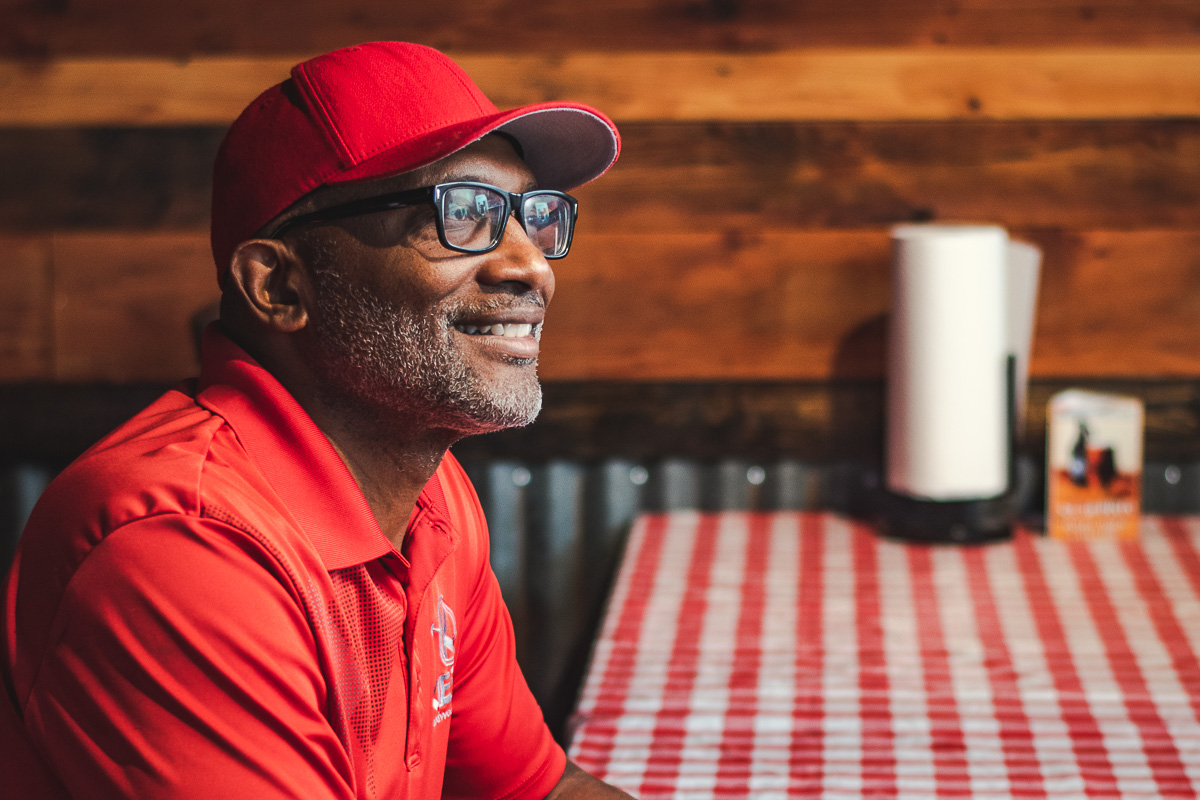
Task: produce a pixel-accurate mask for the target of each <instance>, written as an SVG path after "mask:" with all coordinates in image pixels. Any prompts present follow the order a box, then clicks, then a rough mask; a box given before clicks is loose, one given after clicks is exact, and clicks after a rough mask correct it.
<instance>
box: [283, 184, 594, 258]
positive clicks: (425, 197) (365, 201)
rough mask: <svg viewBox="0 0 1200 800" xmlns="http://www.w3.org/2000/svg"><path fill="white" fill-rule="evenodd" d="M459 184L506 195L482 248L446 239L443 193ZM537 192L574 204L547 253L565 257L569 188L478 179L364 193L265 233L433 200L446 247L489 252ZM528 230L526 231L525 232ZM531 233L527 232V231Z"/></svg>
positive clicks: (576, 213) (576, 209) (575, 211)
mask: <svg viewBox="0 0 1200 800" xmlns="http://www.w3.org/2000/svg"><path fill="white" fill-rule="evenodd" d="M460 188H478V189H488V190H490V191H493V192H496V193H498V194H500V195H501V196H502V197H504V199H505V202H507V203H508V209H507V213H505V214H504V216H503V217H502V218H501V221H500V230H499V232H497V234H496V241H495V242H494V243H493V244H491V245H489V246H488V247H486V248H483V249H482V250H471V249H469V248H466V247H460V246H458V245H453V244H450V242H449V241H447V240H446V221H445V216H444V211H443V210H442V204H441V201H442V197H443V196H444V195H445V193H446V192H447V191H449V190H451V189H460ZM534 195H552V196H554V197H561V198H563V199H565V200H566V201H567V203H568V205H569V206H570V208H571V230H570V231H569V232H568V235H567V243H566V246H565V247H564V248H563V252H562V253H561V254H559V255H546V254H545V253H543V254H542V255H543V256H545V258H546V259H547V260H551V261H553V260H556V259H560V258H563V257H564V256H566V255H567V253H569V252H571V242H572V240H574V238H575V222H576V221H577V219H578V217H579V201H578V200H576V199H575V198H574V197H572V196H571V195H569V194H567V193H566V192H559V191H555V190H553V189H531V190H530V191H528V192H509V191H505V190H504V189H501V188H500V187H499V186H493V185H492V184H490V183H480V182H478V181H449V182H447V183H438V184H434V185H433V186H422V187H420V188H417V189H402V190H400V191H398V192H387V193H386V194H381V195H376V196H374V197H362V198H359V199H357V200H350V201H347V202H345V203H337V204H336V205H332V206H329V207H328V208H322V209H318V210H316V211H310V212H309V213H307V214H300V215H298V216H295V217H292V218H291V219H286V220H284V221H283V222H281V223H280V224H279V225H278V226H277V227H276V228H275V230H273V231H272V232H271V233H270V234H269V235H267V236H264V237H263V238H265V239H279V238H280V237H282V236H283V235H284V234H285V233H287V232H288V231H290V230H292V229H293V228H297V227H299V226H301V225H307V224H309V223H311V222H332V221H334V220H339V219H346V218H348V217H357V216H362V215H364V214H375V213H378V212H380V211H392V210H395V209H398V208H409V207H411V206H416V205H420V204H422V203H433V205H434V207H435V208H436V209H437V214H436V215H435V217H434V220H435V222H436V224H437V232H438V240H439V241H441V243H442V246H443V247H445V248H446V249H447V250H452V251H454V252H456V253H469V254H471V255H480V254H482V253H490V252H492V251H493V250H495V249H496V248H497V247H499V246H500V243H501V242H502V241H503V240H504V231H505V230H507V227H508V220H509V218H511V217H512V215H513V213H514V211H517V210H522V211H523V209H524V207H525V198H526V197H530V196H534ZM521 230H522V231H525V223H524V221H523V220H522V221H521ZM526 233H527V232H526ZM527 235H528V234H527Z"/></svg>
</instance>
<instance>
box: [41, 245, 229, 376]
mask: <svg viewBox="0 0 1200 800" xmlns="http://www.w3.org/2000/svg"><path fill="white" fill-rule="evenodd" d="M53 245H54V249H53V259H54V272H55V287H54V350H55V357H54V364H55V374H54V377H55V379H56V380H59V381H64V382H82V381H115V382H136V381H176V380H179V379H181V378H185V377H188V376H189V375H192V374H194V373H195V371H196V368H197V363H198V362H197V359H196V349H195V337H194V335H193V330H192V319H193V317H194V315H195V314H197V313H198V312H200V311H202V310H203V309H204V308H205V307H206V306H208V305H210V304H211V303H213V302H214V301H215V300H216V299H217V297H218V291H217V282H216V277H215V268H214V267H213V266H212V255H211V254H210V251H209V245H208V237H207V236H203V235H197V234H194V233H186V234H171V233H136V234H130V233H111V234H110V233H71V234H58V235H55V236H54V240H53Z"/></svg>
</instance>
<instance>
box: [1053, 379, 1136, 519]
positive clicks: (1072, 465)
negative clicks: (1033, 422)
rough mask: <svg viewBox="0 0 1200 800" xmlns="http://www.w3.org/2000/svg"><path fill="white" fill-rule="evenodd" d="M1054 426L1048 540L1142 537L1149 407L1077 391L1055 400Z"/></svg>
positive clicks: (1124, 399) (1105, 395)
mask: <svg viewBox="0 0 1200 800" xmlns="http://www.w3.org/2000/svg"><path fill="white" fill-rule="evenodd" d="M1046 421H1047V422H1046V424H1047V432H1046V433H1047V437H1046V441H1047V444H1046V532H1047V533H1048V534H1049V535H1050V536H1051V537H1053V538H1058V539H1093V538H1098V537H1115V538H1125V539H1128V538H1134V537H1136V536H1137V535H1138V523H1139V520H1140V517H1141V510H1142V443H1143V428H1144V424H1145V411H1144V409H1143V407H1142V403H1141V401H1140V400H1138V399H1137V398H1134V397H1121V396H1119V395H1111V394H1101V393H1098V392H1087V391H1082V390H1078V389H1070V390H1067V391H1065V392H1059V393H1058V394H1056V395H1054V396H1053V397H1052V398H1050V408H1049V413H1048V414H1047V415H1046Z"/></svg>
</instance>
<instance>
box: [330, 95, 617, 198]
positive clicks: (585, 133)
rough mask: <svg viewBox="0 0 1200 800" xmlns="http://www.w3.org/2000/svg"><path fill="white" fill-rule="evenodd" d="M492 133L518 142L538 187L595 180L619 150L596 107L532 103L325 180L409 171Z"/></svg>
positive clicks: (414, 142)
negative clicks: (501, 134) (510, 137)
mask: <svg viewBox="0 0 1200 800" xmlns="http://www.w3.org/2000/svg"><path fill="white" fill-rule="evenodd" d="M497 131H499V132H503V133H506V134H508V135H509V136H512V137H513V138H514V139H516V140H517V141H518V142H519V143H520V145H521V148H522V150H523V151H524V153H523V156H524V159H525V163H526V164H528V165H529V169H530V170H532V172H533V175H534V177H535V178H536V179H537V182H538V186H540V187H542V188H543V189H558V190H567V189H574V188H575V187H577V186H582V185H583V184H585V183H587V182H589V181H592V180H595V179H596V178H598V177H600V176H601V175H603V174H604V173H605V172H607V171H608V169H609V167H611V166H612V165H613V163H615V162H616V160H617V156H618V155H619V154H620V152H621V138H620V135H619V134H618V133H617V127H616V125H614V124H613V122H612V120H610V119H609V118H608V117H606V116H604V115H603V114H601V113H600V112H599V111H597V110H596V109H594V108H589V107H588V106H585V105H579V104H575V103H537V104H535V105H528V106H522V107H520V108H514V109H511V110H509V111H502V112H499V113H496V114H490V115H487V116H485V117H479V118H477V119H474V120H470V121H469V122H465V123H459V124H458V125H454V126H451V127H449V128H442V129H439V130H434V131H429V132H428V133H426V134H424V135H422V136H420V137H416V138H414V139H410V140H408V141H407V142H405V143H404V144H403V145H400V146H397V147H395V148H392V149H390V150H385V151H384V152H381V153H379V154H378V155H376V156H373V157H372V158H370V159H368V160H366V161H364V162H362V163H361V164H359V165H358V166H356V167H354V168H353V169H351V170H349V171H346V172H343V173H341V174H340V175H338V176H336V177H333V178H331V179H329V180H328V181H326V182H327V183H350V182H357V181H363V180H370V179H372V178H382V177H385V176H389V175H395V174H398V173H401V172H408V171H409V170H414V169H418V168H419V167H423V166H426V165H427V164H432V163H433V162H434V161H438V160H440V159H443V158H445V157H446V156H449V155H451V154H453V153H456V152H457V151H459V150H461V149H462V148H464V147H466V146H467V145H469V144H471V143H472V142H475V141H478V140H479V139H481V138H483V137H484V136H486V135H488V134H489V133H495V132H497ZM418 154H419V155H418Z"/></svg>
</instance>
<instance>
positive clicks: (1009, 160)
mask: <svg viewBox="0 0 1200 800" xmlns="http://www.w3.org/2000/svg"><path fill="white" fill-rule="evenodd" d="M622 130H623V135H624V146H623V149H622V153H621V159H620V161H618V162H617V165H616V166H615V167H614V168H613V169H612V170H611V171H610V172H609V173H608V174H607V175H605V176H604V177H603V178H601V179H600V180H598V181H596V182H595V183H593V184H591V185H589V186H586V187H582V188H581V189H578V190H577V191H576V192H575V193H576V194H577V195H578V197H579V199H580V203H581V215H580V226H581V229H583V230H587V231H608V232H613V231H621V232H638V233H655V232H687V231H693V230H706V229H707V230H714V229H717V230H719V229H721V228H725V227H732V226H746V227H751V226H765V227H770V228H776V229H793V228H804V229H807V228H847V227H849V228H855V227H864V226H872V225H887V224H892V223H896V222H905V221H912V220H933V219H938V220H989V221H995V222H998V223H1001V224H1004V225H1007V226H1014V227H1077V228H1081V229H1096V228H1136V227H1154V228H1161V227H1197V225H1198V224H1200V120H1197V119H1191V120H1157V121H1147V120H1119V121H1102V122H1097V121H1031V122H985V121H969V122H968V121H962V122H954V123H952V124H948V123H936V122H903V123H860V122H846V123H837V122H828V123H759V124H755V123H744V124H742V123H739V124H734V123H710V124H699V123H696V124H631V125H626V126H624V127H623V129H622Z"/></svg>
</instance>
